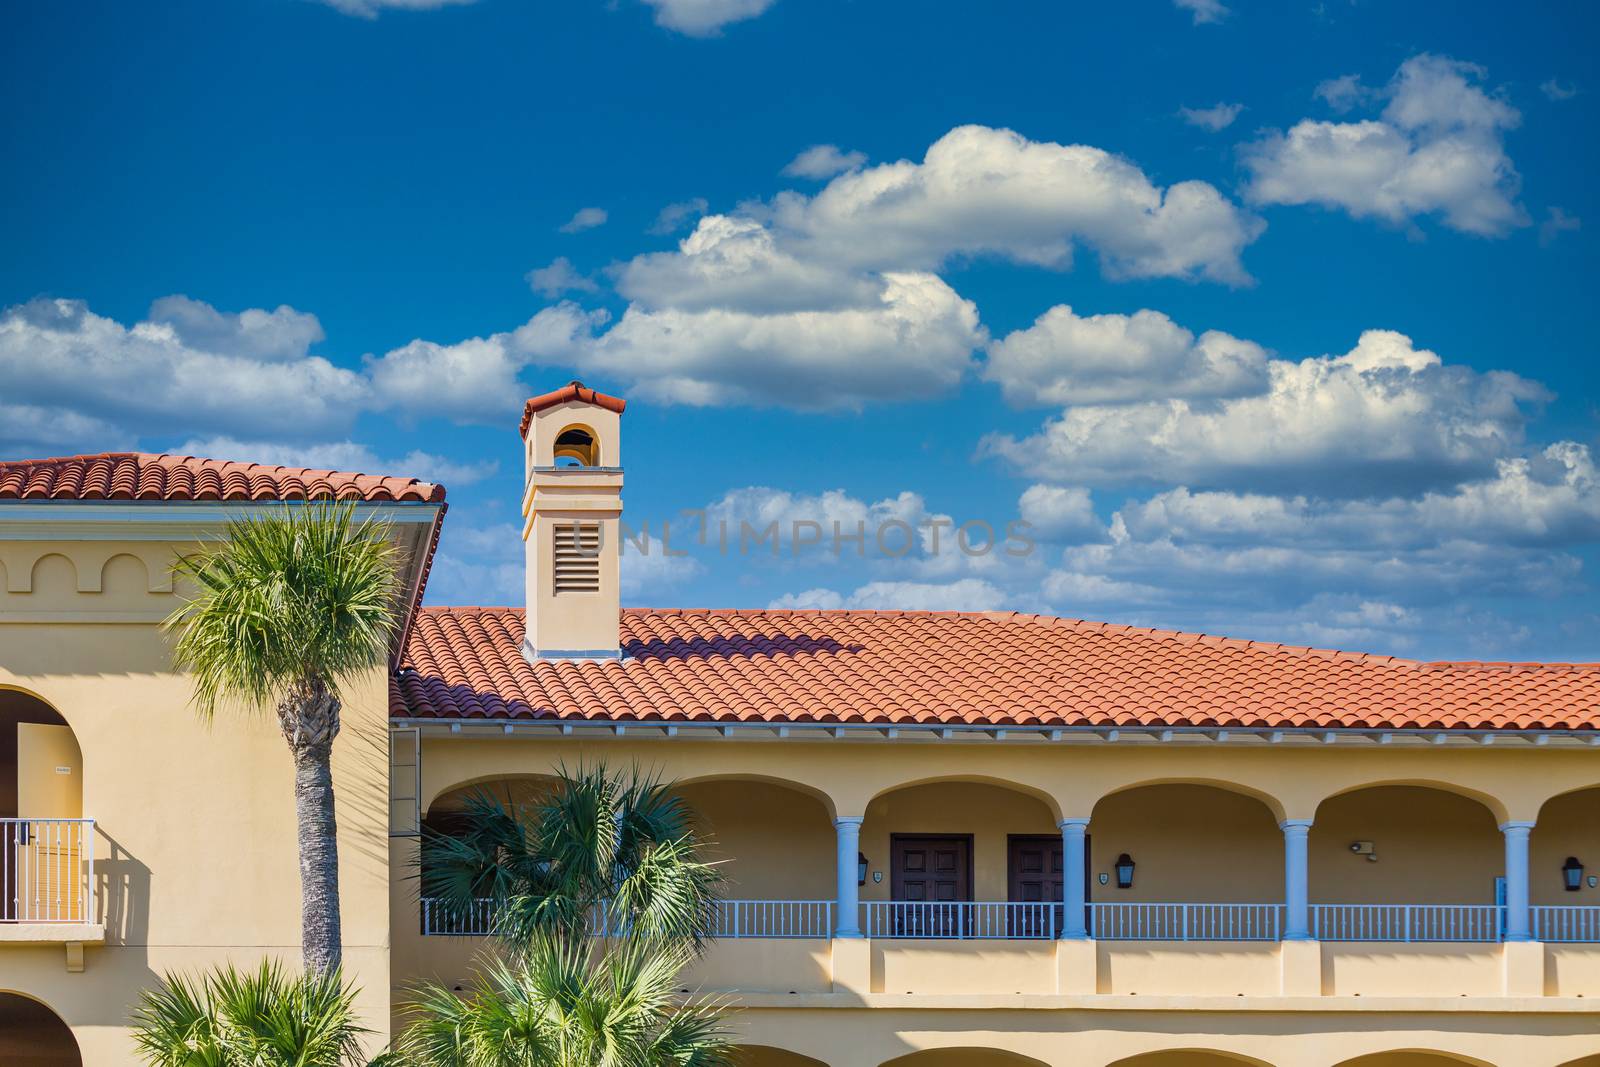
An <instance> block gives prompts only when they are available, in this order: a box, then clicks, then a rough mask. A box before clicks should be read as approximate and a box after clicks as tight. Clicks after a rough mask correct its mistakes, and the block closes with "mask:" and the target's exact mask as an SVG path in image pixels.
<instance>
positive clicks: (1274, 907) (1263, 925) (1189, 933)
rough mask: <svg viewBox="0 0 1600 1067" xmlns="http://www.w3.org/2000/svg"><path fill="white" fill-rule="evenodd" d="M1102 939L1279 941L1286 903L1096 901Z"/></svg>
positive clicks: (1096, 927)
mask: <svg viewBox="0 0 1600 1067" xmlns="http://www.w3.org/2000/svg"><path fill="white" fill-rule="evenodd" d="M1089 913H1090V915H1091V916H1092V918H1093V922H1092V924H1091V926H1090V932H1091V933H1092V934H1093V936H1094V937H1096V938H1098V939H1100V940H1102V941H1277V940H1278V939H1279V937H1280V936H1281V932H1282V930H1283V905H1282V904H1120V903H1118V904H1110V903H1107V904H1091V905H1089Z"/></svg>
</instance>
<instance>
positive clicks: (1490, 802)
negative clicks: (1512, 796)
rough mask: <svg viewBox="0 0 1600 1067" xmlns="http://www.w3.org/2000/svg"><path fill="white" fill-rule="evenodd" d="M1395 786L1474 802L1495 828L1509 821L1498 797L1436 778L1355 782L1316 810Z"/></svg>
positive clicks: (1319, 803)
mask: <svg viewBox="0 0 1600 1067" xmlns="http://www.w3.org/2000/svg"><path fill="white" fill-rule="evenodd" d="M1395 786H1405V787H1408V788H1413V789H1432V790H1434V791H1435V792H1439V793H1453V794H1455V795H1456V796H1459V797H1465V798H1466V799H1467V800H1471V801H1475V802H1476V803H1477V804H1478V805H1479V806H1481V807H1483V808H1485V809H1486V810H1487V811H1488V813H1489V815H1490V816H1492V817H1493V819H1494V824H1495V826H1497V827H1498V826H1499V825H1500V824H1502V823H1505V822H1509V821H1511V815H1510V808H1509V806H1508V805H1507V804H1506V803H1505V802H1504V801H1503V800H1501V799H1500V798H1499V797H1497V796H1494V795H1493V794H1491V793H1485V792H1483V791H1482V790H1478V789H1473V788H1472V787H1471V786H1466V785H1462V784H1460V783H1459V782H1448V781H1444V780H1442V779H1438V778H1378V779H1373V780H1371V781H1364V782H1356V783H1353V784H1351V785H1347V786H1344V787H1342V788H1340V789H1338V790H1336V791H1334V792H1332V793H1328V794H1326V795H1325V796H1323V797H1321V798H1320V799H1319V800H1318V801H1317V805H1316V810H1317V811H1318V812H1321V811H1322V807H1323V805H1325V804H1326V803H1328V801H1330V800H1336V799H1338V798H1339V797H1343V796H1349V795H1350V794H1351V793H1360V792H1363V791H1365V790H1368V789H1385V788H1390V787H1395Z"/></svg>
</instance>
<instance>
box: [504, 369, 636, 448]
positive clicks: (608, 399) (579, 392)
mask: <svg viewBox="0 0 1600 1067" xmlns="http://www.w3.org/2000/svg"><path fill="white" fill-rule="evenodd" d="M569 400H581V401H583V402H584V403H585V404H596V405H599V406H600V407H603V408H605V409H606V410H607V411H615V412H616V413H617V414H618V415H621V414H622V409H623V408H626V407H627V406H628V402H627V401H626V400H624V399H622V398H621V397H620V396H607V395H606V394H605V393H599V392H596V391H595V390H593V389H590V388H589V387H588V386H587V385H584V384H583V383H582V382H580V381H578V380H576V379H574V380H572V381H570V382H568V383H567V384H566V385H563V386H562V387H561V388H560V389H556V390H554V391H553V392H549V393H541V394H540V395H539V396H536V397H532V398H531V399H529V401H528V402H527V403H526V404H524V405H522V426H521V427H520V432H521V434H522V436H523V437H527V436H528V424H529V423H531V422H532V421H533V415H534V412H536V411H543V410H544V409H545V408H553V407H555V406H556V405H557V404H565V403H566V402H567V401H569Z"/></svg>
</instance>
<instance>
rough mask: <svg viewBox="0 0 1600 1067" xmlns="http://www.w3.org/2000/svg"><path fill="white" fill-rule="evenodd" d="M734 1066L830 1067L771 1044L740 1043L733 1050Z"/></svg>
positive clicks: (819, 1061)
mask: <svg viewBox="0 0 1600 1067" xmlns="http://www.w3.org/2000/svg"><path fill="white" fill-rule="evenodd" d="M733 1063H734V1067H828V1065H827V1064H825V1063H823V1062H822V1061H821V1060H814V1059H812V1058H811V1057H810V1056H802V1055H800V1053H798V1052H790V1051H789V1050H788V1049H782V1048H773V1047H772V1046H771V1045H740V1046H739V1047H738V1048H736V1049H734V1050H733Z"/></svg>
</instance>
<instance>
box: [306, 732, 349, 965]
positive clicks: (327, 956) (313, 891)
mask: <svg viewBox="0 0 1600 1067" xmlns="http://www.w3.org/2000/svg"><path fill="white" fill-rule="evenodd" d="M330 755H331V751H330V748H329V747H324V746H321V745H317V746H311V747H307V748H303V749H299V750H297V751H296V752H295V758H294V807H295V815H296V816H297V817H298V819H299V824H300V826H299V830H300V946H301V952H302V955H303V958H304V960H305V966H306V970H307V971H329V970H333V969H334V968H336V967H338V966H339V963H340V948H341V943H342V941H343V938H342V937H341V935H340V931H339V834H338V827H337V825H336V824H335V823H334V818H333V769H332V766H331V761H330V759H329V756H330Z"/></svg>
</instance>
